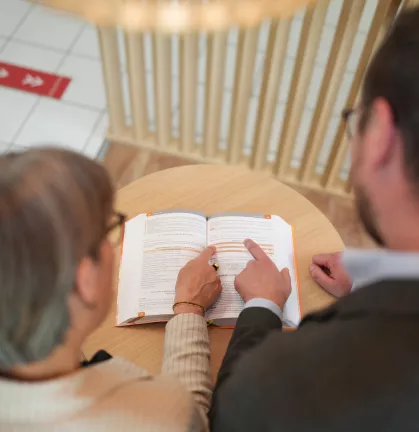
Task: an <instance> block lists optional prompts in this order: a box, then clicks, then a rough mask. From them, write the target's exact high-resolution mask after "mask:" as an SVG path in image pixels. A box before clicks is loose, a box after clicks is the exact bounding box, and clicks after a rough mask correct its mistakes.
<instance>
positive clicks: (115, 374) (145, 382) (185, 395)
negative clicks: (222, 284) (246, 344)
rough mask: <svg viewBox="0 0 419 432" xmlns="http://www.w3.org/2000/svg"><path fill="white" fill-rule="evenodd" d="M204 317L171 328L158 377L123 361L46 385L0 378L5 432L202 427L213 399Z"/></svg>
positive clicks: (183, 318)
mask: <svg viewBox="0 0 419 432" xmlns="http://www.w3.org/2000/svg"><path fill="white" fill-rule="evenodd" d="M209 355H210V352H209V338H208V330H207V325H206V322H205V320H204V318H201V317H200V316H198V315H193V314H183V315H178V316H176V317H175V318H173V319H172V320H171V321H170V322H169V323H168V324H167V327H166V337H165V344H164V360H163V368H162V373H161V375H160V376H157V377H151V376H150V375H149V374H148V373H147V372H146V371H144V370H143V369H141V368H139V367H138V366H135V365H134V364H132V363H130V362H128V361H126V360H123V359H121V358H114V359H111V360H108V361H105V362H103V363H99V364H97V365H95V366H91V367H88V368H85V369H80V370H79V371H77V372H75V373H73V374H71V375H69V376H66V377H63V378H60V379H56V380H51V381H47V382H43V383H42V382H37V383H28V382H21V381H13V380H7V379H0V431H1V432H6V431H16V432H27V431H31V432H40V431H43V432H50V431H60V432H67V431H77V432H83V431H89V432H90V431H101V432H102V431H103V432H107V431H112V432H131V431H150V432H166V431H171V432H177V431H205V430H208V423H207V419H206V415H207V412H208V409H209V404H210V399H211V388H212V381H211V376H210V365H209Z"/></svg>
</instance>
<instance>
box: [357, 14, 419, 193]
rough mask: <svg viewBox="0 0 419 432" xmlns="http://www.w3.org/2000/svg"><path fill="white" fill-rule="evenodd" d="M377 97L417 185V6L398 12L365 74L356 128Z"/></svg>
mask: <svg viewBox="0 0 419 432" xmlns="http://www.w3.org/2000/svg"><path fill="white" fill-rule="evenodd" d="M378 97H382V98H384V99H386V100H387V101H388V103H389V104H390V106H391V108H392V111H393V116H394V121H395V124H396V126H397V128H398V129H399V130H400V133H401V135H402V139H403V142H404V148H405V163H406V165H405V166H406V173H407V175H408V177H409V178H410V179H411V180H412V181H413V182H414V183H415V184H417V185H419V7H415V8H412V9H409V10H407V11H403V12H401V13H400V14H399V16H398V17H397V19H396V20H395V22H394V24H393V25H392V27H391V28H390V30H389V33H388V35H387V37H386V39H385V40H384V42H383V44H382V45H381V47H380V48H379V50H378V52H377V54H376V55H375V56H374V58H373V60H372V61H371V64H370V66H369V68H368V71H367V73H366V76H365V80H364V86H363V92H362V105H363V108H364V114H363V116H362V118H361V120H360V129H361V131H362V129H363V128H364V127H365V125H366V123H367V122H368V117H369V109H370V107H371V105H372V103H373V102H374V100H375V99H377V98H378Z"/></svg>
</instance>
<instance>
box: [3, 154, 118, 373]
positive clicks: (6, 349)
mask: <svg viewBox="0 0 419 432" xmlns="http://www.w3.org/2000/svg"><path fill="white" fill-rule="evenodd" d="M112 205H113V188H112V185H111V181H110V179H109V176H108V174H107V172H106V170H105V169H104V168H103V167H102V166H101V165H99V164H98V163H96V162H94V161H92V160H90V159H88V158H86V157H84V156H82V155H79V154H77V153H73V152H70V151H66V150H61V149H51V148H49V149H48V148H41V149H33V150H28V151H26V152H23V153H13V154H7V155H4V156H0V370H1V369H3V370H7V369H9V368H11V367H13V366H15V365H17V364H25V363H29V362H34V361H39V360H42V359H44V358H45V357H47V356H48V355H49V354H50V353H51V352H52V350H53V349H54V348H55V347H56V346H57V345H59V344H60V343H61V342H62V341H63V339H64V337H65V334H66V331H67V330H68V328H69V324H70V323H69V313H68V297H69V294H70V293H71V291H72V290H73V289H74V287H75V275H76V270H77V267H78V265H79V263H80V261H81V259H82V258H83V257H85V256H87V255H90V256H92V258H94V259H96V258H97V252H98V247H99V245H100V244H101V240H102V239H103V238H104V235H105V233H106V229H107V224H108V222H109V218H110V216H111V214H112Z"/></svg>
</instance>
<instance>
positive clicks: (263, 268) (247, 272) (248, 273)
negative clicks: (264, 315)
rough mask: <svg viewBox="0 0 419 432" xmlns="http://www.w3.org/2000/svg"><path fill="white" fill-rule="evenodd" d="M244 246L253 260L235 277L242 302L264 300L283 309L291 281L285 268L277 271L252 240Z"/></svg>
mask: <svg viewBox="0 0 419 432" xmlns="http://www.w3.org/2000/svg"><path fill="white" fill-rule="evenodd" d="M244 245H245V246H246V248H247V250H248V251H249V252H250V254H251V255H252V257H253V258H254V259H253V260H250V261H249V262H248V263H247V266H246V268H245V269H244V270H243V271H242V272H241V273H240V274H239V275H238V276H237V277H236V280H235V281H234V286H235V288H236V290H237V292H238V293H239V294H240V296H241V297H242V299H243V300H244V302H246V303H247V302H248V301H249V300H252V299H253V298H265V299H267V300H271V301H272V302H274V303H275V304H277V305H278V306H279V307H280V308H283V307H284V305H285V302H286V301H287V299H288V297H289V295H290V294H291V279H290V274H289V271H288V269H287V268H285V269H283V270H281V271H279V270H278V268H277V267H276V265H275V264H274V262H273V261H272V260H271V259H270V258H269V257H268V255H266V253H265V252H264V251H263V250H262V248H261V247H260V246H259V245H257V244H256V243H255V242H254V241H253V240H249V239H248V240H245V241H244Z"/></svg>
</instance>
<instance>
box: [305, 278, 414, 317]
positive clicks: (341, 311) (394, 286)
mask: <svg viewBox="0 0 419 432" xmlns="http://www.w3.org/2000/svg"><path fill="white" fill-rule="evenodd" d="M366 315H369V316H371V315H377V316H378V315H382V316H389V317H390V316H403V315H404V316H406V315H411V316H414V315H417V316H418V318H419V277H418V278H416V279H395V278H394V279H386V280H383V281H380V282H375V283H373V284H370V285H367V286H365V289H362V290H358V291H356V292H353V293H351V294H349V295H348V296H347V297H344V298H343V299H341V300H339V301H337V302H336V303H334V304H333V305H331V306H329V307H328V308H326V309H324V310H322V311H319V312H315V313H313V314H311V315H308V316H306V317H305V318H304V319H303V321H302V324H303V323H306V322H309V321H316V322H323V321H328V320H330V319H350V318H356V317H360V316H366Z"/></svg>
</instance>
